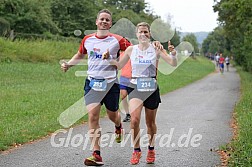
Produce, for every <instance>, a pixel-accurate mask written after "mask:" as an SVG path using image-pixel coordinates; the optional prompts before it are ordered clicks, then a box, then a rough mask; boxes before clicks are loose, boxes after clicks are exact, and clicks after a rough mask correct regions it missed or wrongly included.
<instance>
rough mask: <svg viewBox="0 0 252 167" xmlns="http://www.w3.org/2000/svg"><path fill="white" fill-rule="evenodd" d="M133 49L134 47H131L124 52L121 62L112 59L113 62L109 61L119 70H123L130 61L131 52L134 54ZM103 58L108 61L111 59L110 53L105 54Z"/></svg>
mask: <svg viewBox="0 0 252 167" xmlns="http://www.w3.org/2000/svg"><path fill="white" fill-rule="evenodd" d="M132 48H133V46H129V47H128V48H127V49H126V50H125V51H124V55H123V56H122V57H120V59H119V61H117V60H114V59H112V60H108V61H109V63H110V64H111V65H115V66H116V67H117V69H118V70H121V69H122V68H123V67H124V66H125V65H126V64H127V62H128V61H129V59H130V55H131V52H132ZM102 58H103V59H108V58H109V51H107V52H105V53H103V54H102Z"/></svg>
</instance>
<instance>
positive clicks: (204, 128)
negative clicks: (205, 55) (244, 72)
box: [0, 67, 240, 167]
mask: <svg viewBox="0 0 252 167" xmlns="http://www.w3.org/2000/svg"><path fill="white" fill-rule="evenodd" d="M167 84H169V82H168V83H167ZM239 89H240V78H239V76H238V75H237V73H236V71H235V69H234V68H232V67H231V68H230V71H229V72H225V73H224V74H223V75H222V74H220V73H217V72H215V73H212V74H210V75H208V76H207V77H205V78H203V79H201V80H199V81H197V82H195V83H193V84H190V85H188V86H186V87H184V88H181V89H178V90H176V91H173V92H171V93H168V94H166V95H163V96H162V97H161V98H162V103H161V105H160V107H159V110H158V115H157V127H158V133H157V136H158V137H157V140H156V146H155V149H156V162H155V164H151V165H149V164H146V163H145V158H146V151H147V149H146V146H147V138H146V128H145V124H144V123H145V120H144V119H142V120H141V129H143V132H142V135H141V139H142V145H143V146H144V147H142V158H141V161H140V163H139V164H138V165H137V166H141V167H142V166H151V167H152V166H162V167H183V166H184V167H189V166H191V167H213V166H218V165H220V163H221V162H220V157H219V155H218V154H217V152H216V151H214V150H216V149H218V148H219V147H220V146H222V145H225V144H226V143H228V142H229V141H230V140H231V138H232V129H231V128H230V121H231V118H232V112H233V109H234V106H235V104H236V102H237V101H238V99H239ZM123 117H124V115H123ZM142 118H144V112H142ZM100 124H101V127H102V128H103V129H102V139H103V141H102V149H101V154H102V157H103V161H104V163H105V165H104V166H115V167H119V166H130V162H129V160H130V157H131V153H132V147H131V143H132V142H131V139H130V137H131V136H130V134H129V131H130V128H129V123H123V127H124V129H125V136H124V143H122V144H118V143H116V142H114V140H113V139H111V138H112V134H113V132H114V125H113V124H112V123H111V122H110V121H109V120H108V118H103V119H101V121H100ZM87 131H88V127H87V124H84V125H81V126H77V127H74V128H70V129H68V131H61V132H59V133H58V134H57V135H56V136H55V138H54V135H52V136H49V137H47V138H45V139H41V140H39V141H36V142H34V143H32V144H25V145H23V146H21V147H18V148H16V149H12V150H9V151H6V152H4V153H2V154H0V166H1V167H16V166H18V167H33V166H39V167H54V166H55V167H81V166H84V164H83V159H84V158H85V157H89V156H90V155H91V151H90V146H89V145H90V143H87V142H86V139H88V138H87V137H86V136H85V134H86V133H87ZM127 139H128V140H127Z"/></svg>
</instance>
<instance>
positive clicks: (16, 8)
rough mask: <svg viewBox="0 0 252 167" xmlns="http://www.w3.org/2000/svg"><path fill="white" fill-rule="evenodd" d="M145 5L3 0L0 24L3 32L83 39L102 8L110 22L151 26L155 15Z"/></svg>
mask: <svg viewBox="0 0 252 167" xmlns="http://www.w3.org/2000/svg"><path fill="white" fill-rule="evenodd" d="M147 5H148V4H147V3H145V0H131V1H128V0H121V1H115V0H93V1H89V0H66V1H62V0H43V1H41V0H2V1H1V2H0V18H1V20H0V24H1V25H2V24H4V25H5V29H6V26H7V27H8V25H9V27H10V29H11V30H14V32H17V33H19V34H21V33H24V34H29V33H30V34H44V33H47V34H48V33H51V34H54V35H56V34H59V35H61V36H65V37H70V36H74V31H75V30H80V31H81V32H82V34H81V36H80V37H81V38H82V37H83V36H84V35H85V34H84V32H85V30H95V29H96V25H95V20H96V16H97V12H98V11H99V10H101V9H103V8H108V9H109V10H111V11H112V13H113V23H116V21H118V20H119V19H121V18H127V19H129V20H130V21H131V22H132V23H134V24H137V23H139V22H140V21H143V20H144V21H146V22H148V23H151V22H152V21H153V20H154V19H155V18H157V16H155V15H153V14H152V13H151V12H150V13H146V12H145V11H146V8H147ZM1 27H2V26H1ZM1 29H3V28H1ZM1 32H3V31H2V30H1ZM1 34H2V33H1ZM1 34H0V35H1ZM20 36H22V35H20Z"/></svg>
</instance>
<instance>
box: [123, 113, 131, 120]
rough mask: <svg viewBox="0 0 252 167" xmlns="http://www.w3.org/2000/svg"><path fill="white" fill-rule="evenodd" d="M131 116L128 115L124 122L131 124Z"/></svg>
mask: <svg viewBox="0 0 252 167" xmlns="http://www.w3.org/2000/svg"><path fill="white" fill-rule="evenodd" d="M130 118H131V116H130V114H126V116H125V118H124V119H123V122H130Z"/></svg>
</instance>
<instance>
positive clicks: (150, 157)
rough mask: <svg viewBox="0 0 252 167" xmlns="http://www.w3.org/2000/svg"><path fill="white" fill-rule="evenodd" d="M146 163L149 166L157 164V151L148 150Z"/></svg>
mask: <svg viewBox="0 0 252 167" xmlns="http://www.w3.org/2000/svg"><path fill="white" fill-rule="evenodd" d="M146 162H147V164H152V163H154V162H155V151H154V150H148V154H147V158H146Z"/></svg>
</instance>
